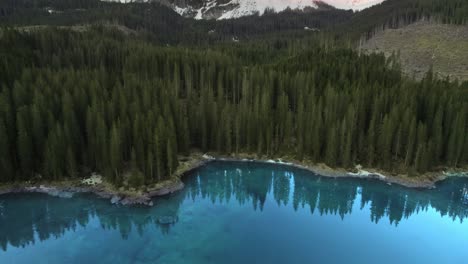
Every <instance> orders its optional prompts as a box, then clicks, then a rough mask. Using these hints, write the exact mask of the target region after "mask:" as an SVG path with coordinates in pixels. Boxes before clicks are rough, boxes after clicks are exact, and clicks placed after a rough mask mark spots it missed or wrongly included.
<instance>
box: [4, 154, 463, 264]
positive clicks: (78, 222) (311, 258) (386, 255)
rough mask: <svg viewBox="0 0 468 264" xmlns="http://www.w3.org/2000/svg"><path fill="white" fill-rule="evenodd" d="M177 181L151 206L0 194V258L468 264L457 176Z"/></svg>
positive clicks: (213, 167) (221, 173)
mask: <svg viewBox="0 0 468 264" xmlns="http://www.w3.org/2000/svg"><path fill="white" fill-rule="evenodd" d="M184 181H185V184H186V188H185V189H184V190H182V191H180V192H178V193H176V194H173V195H171V196H168V197H164V198H158V199H154V203H155V206H154V207H151V208H150V207H124V206H118V205H111V204H110V203H109V201H108V200H104V199H99V198H96V197H95V196H94V195H91V194H80V195H75V196H74V197H73V198H69V199H66V198H56V197H51V196H48V195H43V194H8V195H3V196H0V263H2V264H10V263H48V264H49V263H50V264H54V263H61V264H62V263H66V264H68V263H116V264H117V263H170V264H178V263H217V264H219V263H236V264H244V263H268V264H270V263H359V264H363V263H364V264H365V263H372V264H373V263H391V264H395V263H398V264H402V263H411V264H414V263H424V264H427V263H437V264H452V263H453V264H457V263H460V264H466V263H468V221H467V220H468V219H466V218H467V217H468V179H466V178H465V179H463V178H453V179H449V180H446V181H443V182H441V183H439V184H438V186H437V188H436V189H433V190H415V189H407V188H403V187H400V186H396V185H392V186H390V185H388V184H386V183H383V182H379V181H376V180H363V179H330V178H325V177H320V176H318V175H314V174H312V173H310V172H307V171H304V170H300V169H296V168H291V167H287V166H280V165H275V164H260V163H249V162H242V163H241V162H213V163H210V164H208V165H207V166H205V167H203V168H201V169H199V170H197V171H196V172H195V173H193V174H192V175H190V176H188V177H186V178H185V179H184ZM167 219H169V220H173V221H174V222H173V223H170V224H167V223H162V222H164V220H167Z"/></svg>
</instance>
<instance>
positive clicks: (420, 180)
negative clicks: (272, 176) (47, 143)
mask: <svg viewBox="0 0 468 264" xmlns="http://www.w3.org/2000/svg"><path fill="white" fill-rule="evenodd" d="M213 161H234V162H256V163H265V164H277V165H284V166H290V167H293V168H298V169H303V170H307V171H309V172H311V173H314V174H317V175H320V176H323V177H329V178H347V177H348V178H349V177H351V178H361V179H377V180H381V181H383V182H386V183H387V184H398V185H401V186H404V187H407V188H421V189H430V188H435V184H436V183H437V182H439V181H442V180H444V179H446V178H447V177H450V176H451V174H449V173H444V172H440V173H430V174H426V175H425V176H424V177H423V176H420V177H415V178H410V177H407V176H404V175H398V176H392V175H389V174H388V175H383V174H381V173H379V172H378V171H376V170H372V169H369V171H368V170H364V169H362V168H360V167H357V168H356V170H357V172H349V171H347V170H345V169H334V168H330V167H328V166H326V165H324V164H307V163H305V162H298V161H293V162H285V161H283V160H282V159H275V160H272V159H268V160H265V159H257V158H248V157H246V156H238V157H224V156H218V157H213V156H209V155H207V154H204V155H199V154H197V155H195V156H194V157H192V158H191V159H190V160H189V161H187V162H186V163H184V166H182V168H180V169H179V170H178V171H177V172H176V173H175V174H174V176H173V177H172V178H171V179H169V180H167V181H164V182H162V183H159V184H157V185H156V186H154V187H152V188H147V189H146V190H145V191H144V192H143V191H138V192H128V191H119V190H116V189H115V188H113V187H111V186H110V185H108V184H97V185H85V184H83V183H82V182H81V181H75V182H72V181H67V182H59V183H55V184H54V183H51V184H40V185H37V184H36V185H34V184H27V183H23V184H17V185H11V186H3V188H2V187H1V186H0V195H3V194H8V193H44V194H48V195H51V196H56V197H61V198H71V197H73V195H74V194H77V193H92V194H94V195H96V196H97V197H99V198H103V199H109V201H110V202H111V203H112V204H120V205H124V206H126V205H143V206H153V205H154V203H153V200H152V198H153V197H159V196H165V195H169V194H172V193H174V192H177V191H180V190H182V189H183V188H184V187H185V186H184V183H183V182H182V178H183V177H185V176H187V175H190V174H191V173H192V172H194V171H195V170H197V169H199V168H200V167H202V166H205V165H206V164H208V163H210V162H213ZM460 175H461V176H466V177H468V173H466V172H464V173H460Z"/></svg>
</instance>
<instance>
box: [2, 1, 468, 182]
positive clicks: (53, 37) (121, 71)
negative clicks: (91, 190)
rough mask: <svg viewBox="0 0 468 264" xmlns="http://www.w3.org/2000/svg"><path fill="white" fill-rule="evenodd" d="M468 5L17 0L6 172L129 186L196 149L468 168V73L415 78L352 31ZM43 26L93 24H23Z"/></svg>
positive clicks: (6, 178)
mask: <svg viewBox="0 0 468 264" xmlns="http://www.w3.org/2000/svg"><path fill="white" fill-rule="evenodd" d="M442 3H444V4H443V5H442ZM467 6H468V2H466V1H459V0H450V1H441V0H430V1H420V0H388V1H386V2H384V4H382V5H379V6H376V7H375V8H371V9H368V10H365V11H363V12H362V13H361V12H359V13H353V12H352V11H342V10H334V9H330V8H329V7H327V8H324V10H318V11H314V12H313V14H311V13H297V12H295V11H291V10H288V11H285V12H283V13H281V14H277V15H275V14H266V15H264V16H261V17H258V16H250V17H246V18H241V19H234V20H227V21H199V22H194V21H193V20H189V19H185V18H182V17H180V16H178V15H177V14H176V13H174V12H173V11H172V10H170V9H168V8H166V7H163V6H160V5H159V4H155V3H152V4H138V3H135V4H129V5H122V4H115V3H104V2H100V1H97V0H83V1H72V0H70V1H58V0H36V1H32V0H21V1H16V0H14V1H13V0H2V1H1V5H0V23H1V24H2V28H1V31H0V153H1V155H0V172H1V173H0V182H10V181H22V180H29V179H37V178H39V175H42V176H41V177H42V179H47V180H60V179H64V178H69V177H77V176H79V175H82V174H84V173H86V172H89V171H98V172H100V173H102V174H104V175H105V176H106V177H107V179H108V180H109V181H111V182H113V183H115V184H116V185H120V184H121V183H122V180H123V174H124V173H125V172H129V171H131V172H133V175H139V176H138V178H139V179H140V182H141V183H153V182H158V181H161V180H164V179H166V178H168V177H170V176H171V175H172V174H173V172H174V171H175V170H176V168H177V166H178V156H179V155H187V154H189V153H190V152H191V151H192V150H193V149H199V150H202V151H213V152H218V153H225V154H231V153H240V152H248V153H257V154H258V155H265V156H271V157H275V156H282V155H291V156H294V157H295V158H297V159H299V160H301V159H310V160H312V161H314V162H325V163H326V164H328V165H330V166H339V167H346V168H348V167H353V166H354V165H355V164H363V165H366V166H369V167H378V168H382V169H384V170H386V171H392V172H405V173H410V174H414V173H417V172H426V171H429V170H434V169H440V168H441V167H460V166H465V165H467V164H468V138H467V135H468V122H467V120H468V83H466V82H465V83H459V82H457V81H452V80H448V79H440V78H436V77H434V76H433V74H432V73H431V72H429V73H428V74H427V76H426V77H425V78H424V79H423V80H421V81H416V80H412V79H410V78H408V77H405V76H403V75H402V73H401V70H400V66H399V64H398V58H397V55H395V56H392V57H390V58H385V57H384V56H383V55H381V54H371V55H363V54H359V52H357V51H355V50H354V49H353V48H350V46H351V44H349V43H351V42H353V40H355V39H354V37H353V35H355V36H357V35H362V34H370V32H371V31H372V30H374V29H375V27H376V26H378V25H390V26H391V25H393V26H398V25H399V24H401V23H402V22H401V21H405V22H404V23H411V22H414V21H416V20H418V19H421V18H431V19H437V20H441V21H445V22H450V23H457V24H463V23H466V17H467V12H466V11H467ZM48 8H53V10H54V12H52V13H51V12H49V11H48V10H49V9H48ZM383 10H387V12H385V13H384V11H383ZM389 10H390V11H391V12H390V11H389ZM364 16H366V17H367V19H363V17H364ZM103 21H107V22H106V23H108V22H109V21H110V22H111V23H113V24H114V25H119V26H125V27H126V28H127V29H128V30H130V31H131V33H130V35H129V34H127V33H128V32H127V33H125V32H124V33H123V32H122V30H120V29H116V28H115V27H108V26H106V24H102V22H103ZM363 21H366V23H363ZM369 21H370V22H369ZM372 21H373V22H372ZM392 21H393V22H392ZM98 22H99V23H98ZM38 24H41V25H56V26H59V25H61V26H63V25H65V26H72V25H83V24H87V25H89V26H87V27H86V28H85V29H84V30H76V29H73V28H63V27H62V28H53V27H49V28H48V27H44V28H39V29H25V28H21V29H17V28H15V27H17V26H21V27H23V26H27V25H38ZM304 25H308V26H310V27H311V28H314V27H316V28H319V29H320V30H321V32H316V31H313V32H310V31H305V30H304ZM345 29H347V33H346V34H345V33H343V30H345ZM371 29H372V30H371ZM209 31H211V32H212V33H209ZM132 32H133V33H132ZM213 32H214V33H213ZM340 32H341V33H340ZM357 33H358V34H357ZM129 36H130V37H129ZM233 37H236V38H237V37H239V38H240V39H242V40H250V41H241V42H239V43H238V42H233V41H232V40H233ZM169 44H171V45H169ZM200 45H202V46H203V48H200ZM194 47H197V48H194Z"/></svg>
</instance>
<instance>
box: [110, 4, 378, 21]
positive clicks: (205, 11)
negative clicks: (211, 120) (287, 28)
mask: <svg viewBox="0 0 468 264" xmlns="http://www.w3.org/2000/svg"><path fill="white" fill-rule="evenodd" d="M102 1H111V2H121V3H130V2H148V1H156V2H158V1H159V2H161V3H163V4H166V5H169V6H170V7H171V8H172V9H173V10H174V11H176V12H177V13H179V14H180V15H182V16H188V17H193V18H195V19H206V18H216V19H229V18H238V17H242V16H247V15H252V14H255V13H259V14H260V15H261V14H263V13H264V11H265V9H267V8H269V9H273V10H274V11H275V12H280V11H283V10H285V9H286V8H291V9H296V10H303V9H305V8H317V2H319V1H321V2H324V3H327V4H329V5H331V6H334V7H336V8H340V9H353V10H362V9H365V8H368V7H370V6H373V5H376V4H379V3H382V2H383V1H385V0H319V1H317V0H231V1H229V2H226V1H222V2H221V3H219V2H220V1H219V0H200V2H201V4H202V5H201V7H199V8H194V7H193V6H190V5H188V4H185V3H186V2H185V1H182V2H181V1H176V0H102ZM179 3H184V5H183V6H182V5H181V4H179ZM198 6H200V5H198Z"/></svg>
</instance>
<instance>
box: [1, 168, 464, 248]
mask: <svg viewBox="0 0 468 264" xmlns="http://www.w3.org/2000/svg"><path fill="white" fill-rule="evenodd" d="M185 183H186V188H185V189H184V190H183V191H181V192H179V193H176V194H173V195H171V196H168V197H163V198H159V199H155V201H154V202H155V206H154V207H152V208H148V207H124V206H116V205H111V204H110V203H109V201H107V200H103V199H97V198H96V197H95V196H93V195H90V194H83V195H75V197H74V198H71V199H63V198H55V197H51V196H47V195H43V194H9V195H4V196H1V197H0V247H1V248H2V249H3V250H6V248H7V245H8V244H9V245H11V246H13V247H25V246H27V245H30V244H34V243H35V242H36V241H43V240H47V239H50V238H53V237H60V236H62V235H63V234H64V233H65V232H66V231H70V230H71V231H73V230H76V229H77V228H80V227H85V226H87V225H88V223H89V222H90V221H91V219H94V218H97V219H99V223H100V224H101V228H103V229H109V230H119V232H120V234H121V236H122V238H123V239H126V238H128V236H129V234H130V233H131V232H132V231H135V230H136V231H137V232H138V233H139V234H140V235H142V234H143V233H144V232H145V229H146V228H148V227H152V226H153V227H157V228H159V229H160V230H161V233H163V234H168V233H170V229H171V227H173V226H175V225H177V223H178V221H179V216H178V213H179V209H180V207H181V206H182V204H183V202H184V201H186V200H194V201H196V200H199V199H206V200H209V201H211V202H212V203H215V204H226V203H233V202H235V203H238V204H242V205H249V204H250V205H251V206H252V209H253V210H257V211H263V210H265V209H264V206H265V203H266V202H267V200H269V199H270V200H272V201H274V203H276V204H277V206H286V207H290V208H291V209H292V210H298V209H299V208H308V209H309V210H310V212H311V214H320V215H323V214H328V215H337V216H339V217H340V218H342V219H343V218H345V217H346V216H347V215H350V214H352V210H353V208H356V207H355V206H354V205H356V204H357V205H359V208H361V209H362V208H364V207H367V206H368V207H369V208H370V209H369V212H370V218H369V219H370V220H371V221H372V222H375V223H378V222H379V221H381V220H382V219H388V220H389V221H390V222H391V223H392V224H394V225H395V226H397V225H398V224H399V223H400V222H401V221H403V220H404V219H407V218H408V217H410V216H411V215H413V214H417V213H418V212H421V211H424V210H426V209H428V208H430V207H432V208H434V209H435V210H436V211H437V212H439V213H440V215H441V216H449V217H450V218H451V219H452V220H453V221H463V220H464V219H465V218H467V217H468V179H462V178H451V179H448V180H445V181H443V182H440V183H439V184H438V186H437V188H436V189H433V190H418V189H408V188H404V187H400V186H396V185H393V186H389V185H387V184H385V183H383V182H380V181H377V180H363V179H349V178H346V179H333V178H325V177H320V176H318V175H314V174H311V173H310V172H307V171H304V170H301V169H297V168H291V167H287V166H279V165H275V164H260V163H249V162H243V163H240V162H213V163H211V164H209V165H208V166H205V167H203V168H201V169H200V170H198V171H196V172H194V174H193V175H191V176H190V177H187V178H186V179H185Z"/></svg>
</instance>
